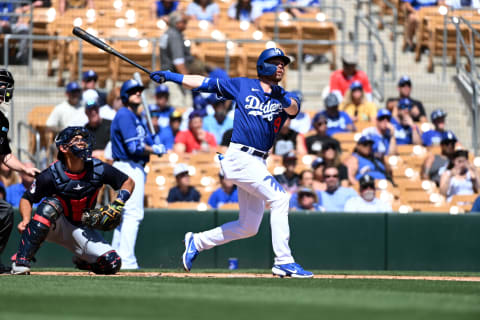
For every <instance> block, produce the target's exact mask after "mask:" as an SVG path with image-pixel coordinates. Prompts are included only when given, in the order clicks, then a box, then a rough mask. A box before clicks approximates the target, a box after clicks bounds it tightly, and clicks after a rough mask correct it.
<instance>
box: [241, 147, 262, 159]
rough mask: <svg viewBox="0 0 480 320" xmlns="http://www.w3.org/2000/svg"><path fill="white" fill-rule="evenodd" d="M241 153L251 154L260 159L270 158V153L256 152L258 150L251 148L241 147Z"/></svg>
mask: <svg viewBox="0 0 480 320" xmlns="http://www.w3.org/2000/svg"><path fill="white" fill-rule="evenodd" d="M240 151H243V152H246V153H249V154H251V155H253V156H256V157H260V158H262V159H267V158H268V152H263V151H259V150H256V149H253V148H250V147H247V146H243V147H241V148H240Z"/></svg>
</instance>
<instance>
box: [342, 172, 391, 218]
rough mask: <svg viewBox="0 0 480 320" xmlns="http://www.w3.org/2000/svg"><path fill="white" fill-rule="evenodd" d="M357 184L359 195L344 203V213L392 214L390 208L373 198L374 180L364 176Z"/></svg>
mask: <svg viewBox="0 0 480 320" xmlns="http://www.w3.org/2000/svg"><path fill="white" fill-rule="evenodd" d="M358 182H359V193H360V194H359V195H358V196H356V197H352V198H350V199H348V200H347V202H345V207H344V208H343V210H344V211H345V212H363V213H383V212H392V206H391V205H390V204H388V203H386V202H384V201H382V200H380V199H378V198H377V197H376V196H375V193H376V187H375V179H374V178H373V177H371V176H370V175H368V174H364V175H363V176H362V177H361V178H360V180H359V181H358Z"/></svg>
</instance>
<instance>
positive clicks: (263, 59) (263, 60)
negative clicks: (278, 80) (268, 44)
mask: <svg viewBox="0 0 480 320" xmlns="http://www.w3.org/2000/svg"><path fill="white" fill-rule="evenodd" d="M276 57H279V58H281V59H282V60H283V63H285V65H287V64H289V63H290V58H289V57H287V56H286V55H285V53H283V51H282V50H280V49H278V48H270V49H266V50H263V51H262V53H260V56H259V57H258V60H257V74H258V75H259V76H272V75H274V74H275V71H277V66H276V65H274V64H271V63H268V60H270V59H272V58H276Z"/></svg>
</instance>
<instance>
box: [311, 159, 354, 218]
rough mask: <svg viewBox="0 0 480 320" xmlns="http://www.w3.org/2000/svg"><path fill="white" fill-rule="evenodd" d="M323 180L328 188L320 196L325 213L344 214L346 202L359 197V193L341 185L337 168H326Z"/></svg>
mask: <svg viewBox="0 0 480 320" xmlns="http://www.w3.org/2000/svg"><path fill="white" fill-rule="evenodd" d="M323 179H324V180H325V184H326V186H327V188H326V190H325V191H321V192H320V194H321V199H322V205H323V207H324V208H325V211H326V212H342V211H343V207H344V206H345V202H346V201H347V200H348V199H350V198H352V197H355V196H357V192H356V191H355V190H354V189H352V188H350V187H342V186H341V185H340V179H339V172H338V168H337V167H335V166H325V168H323Z"/></svg>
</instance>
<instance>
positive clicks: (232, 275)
mask: <svg viewBox="0 0 480 320" xmlns="http://www.w3.org/2000/svg"><path fill="white" fill-rule="evenodd" d="M31 275H33V276H77V277H171V278H250V279H252V278H267V279H268V278H270V279H272V278H274V276H273V275H271V274H266V273H180V272H120V273H117V274H116V275H110V276H104V275H96V274H94V273H89V272H62V271H58V272H57V271H34V272H32V273H31ZM314 279H339V280H340V279H380V280H428V281H466V282H480V277H455V276H408V275H346V274H318V275H315V276H314Z"/></svg>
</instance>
